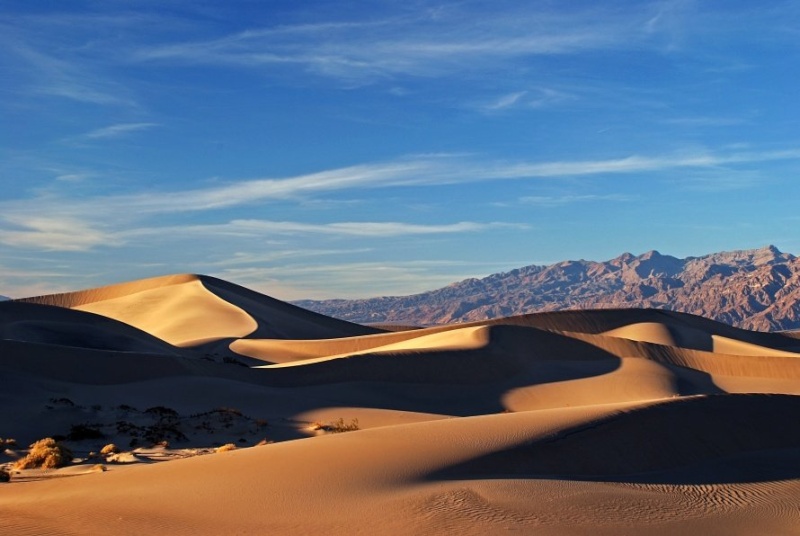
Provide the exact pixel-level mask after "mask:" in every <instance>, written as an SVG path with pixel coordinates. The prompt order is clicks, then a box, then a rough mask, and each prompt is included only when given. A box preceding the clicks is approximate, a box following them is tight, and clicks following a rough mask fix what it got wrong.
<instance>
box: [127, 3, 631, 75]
mask: <svg viewBox="0 0 800 536" xmlns="http://www.w3.org/2000/svg"><path fill="white" fill-rule="evenodd" d="M628 27H629V25H627V24H625V22H624V21H622V20H616V19H614V18H605V19H603V20H598V19H597V17H596V13H594V12H592V11H590V10H588V11H583V12H581V11H578V10H571V12H570V13H555V12H546V11H545V10H543V9H541V8H540V7H538V8H531V9H522V10H520V9H516V10H515V11H514V13H513V14H511V13H508V11H507V10H503V9H500V10H488V11H482V12H481V13H480V14H479V15H478V14H476V13H471V12H468V11H460V10H458V9H455V10H447V12H443V13H441V14H439V15H438V16H436V17H431V16H429V15H428V14H416V15H413V16H411V15H408V14H405V15H403V16H395V17H391V16H389V17H386V18H385V19H383V20H371V21H353V22H336V23H319V24H301V25H295V26H291V25H288V26H280V27H272V28H262V29H257V30H248V31H243V32H238V33H234V34H230V35H227V36H224V37H221V38H216V39H209V40H205V41H193V42H183V43H177V44H176V43H172V44H168V45H161V46H151V47H144V48H141V49H140V50H138V51H137V52H136V53H135V54H134V55H133V58H134V59H135V60H136V61H162V62H172V63H181V64H216V65H227V66H234V67H245V68H255V69H261V70H267V69H276V68H280V67H281V66H301V67H304V68H305V70H306V71H309V72H314V73H317V74H319V75H322V76H327V77H333V78H340V79H344V80H347V81H349V82H354V81H356V82H370V81H375V80H380V79H385V78H391V77H395V76H398V75H411V76H437V75H441V74H445V73H451V72H455V71H460V70H469V69H474V68H478V67H480V68H487V67H488V68H496V67H497V64H498V62H502V61H506V60H514V59H517V58H524V57H530V56H540V55H554V54H569V53H575V52H580V51H584V50H597V49H604V48H607V47H609V46H612V45H614V44H615V43H620V42H624V40H625V39H626V36H625V35H624V34H625V33H628V34H629V35H628V38H632V37H633V35H630V34H631V32H632V30H631V29H628V31H627V32H626V31H625V30H626V28H628Z"/></svg>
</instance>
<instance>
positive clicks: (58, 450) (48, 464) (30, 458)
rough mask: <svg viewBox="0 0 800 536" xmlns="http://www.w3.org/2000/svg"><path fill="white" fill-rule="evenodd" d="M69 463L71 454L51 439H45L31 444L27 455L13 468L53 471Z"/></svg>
mask: <svg viewBox="0 0 800 536" xmlns="http://www.w3.org/2000/svg"><path fill="white" fill-rule="evenodd" d="M70 461H72V452H71V451H70V450H69V449H68V448H67V447H65V446H64V445H62V444H61V443H58V442H57V441H56V440H55V439H53V438H52V437H47V438H45V439H40V440H39V441H37V442H36V443H34V444H32V445H31V447H30V450H29V451H28V455H27V456H25V457H24V458H21V459H19V460H17V462H16V463H15V464H14V468H15V469H31V468H33V467H43V468H45V469H53V468H55V467H61V466H62V465H66V464H67V463H69V462H70Z"/></svg>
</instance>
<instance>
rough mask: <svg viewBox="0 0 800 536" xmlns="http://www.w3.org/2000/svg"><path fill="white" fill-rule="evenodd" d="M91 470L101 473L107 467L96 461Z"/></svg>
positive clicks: (106, 469)
mask: <svg viewBox="0 0 800 536" xmlns="http://www.w3.org/2000/svg"><path fill="white" fill-rule="evenodd" d="M92 471H93V472H95V473H102V472H105V471H108V467H107V466H105V465H103V464H102V463H98V464H97V465H93V466H92Z"/></svg>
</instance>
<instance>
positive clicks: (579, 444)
mask: <svg viewBox="0 0 800 536" xmlns="http://www.w3.org/2000/svg"><path fill="white" fill-rule="evenodd" d="M797 410H800V398H798V397H795V396H786V395H728V396H699V397H689V398H680V399H674V400H669V401H664V402H661V403H655V404H652V405H646V406H643V407H639V408H634V409H630V410H626V411H621V412H615V413H612V414H610V415H608V416H607V417H604V418H601V419H597V420H594V421H591V422H589V423H586V424H583V425H580V426H576V427H571V428H564V429H562V430H559V431H558V432H557V433H555V434H552V435H550V436H545V437H542V438H540V439H536V440H533V441H529V442H527V443H526V444H524V445H520V446H515V447H513V448H511V449H506V450H503V451H499V452H493V453H490V454H487V455H485V456H482V457H480V458H477V459H472V460H469V461H467V462H464V463H461V464H458V465H456V466H453V467H449V468H447V469H445V470H442V471H440V472H437V473H436V474H432V475H431V476H430V478H432V479H438V478H457V479H475V478H520V477H525V478H557V479H575V480H598V481H620V482H625V481H627V482H651V483H669V484H687V483H691V484H710V483H721V482H731V481H738V482H752V481H767V480H783V479H790V478H798V477H800V466H798V465H796V463H795V462H796V461H797V459H798V456H800V429H798V428H797V427H795V426H786V425H785V423H783V422H780V421H776V419H775V418H774V415H775V414H776V413H780V412H790V413H793V412H794V411H797ZM759 455H760V457H759ZM715 464H716V465H717V467H716V469H717V470H716V471H715V470H713V469H714V468H713V467H712V466H713V465H715ZM725 465H727V467H725ZM722 468H725V469H726V470H720V469H722ZM676 469H677V470H676Z"/></svg>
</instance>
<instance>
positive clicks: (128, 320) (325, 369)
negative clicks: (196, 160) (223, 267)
mask: <svg viewBox="0 0 800 536" xmlns="http://www.w3.org/2000/svg"><path fill="white" fill-rule="evenodd" d="M0 335H2V337H0V339H1V340H0V382H1V383H0V407H2V414H1V415H2V419H0V438H5V439H8V438H14V439H15V440H16V444H14V443H9V444H7V445H6V446H5V452H2V453H0V464H3V465H5V467H6V468H8V469H9V470H10V476H11V480H10V482H8V483H0V533H1V534H19V535H23V534H31V535H33V534H36V535H45V534H59V535H61V534H109V533H114V534H146V533H159V534H187V535H188V534H209V535H211V534H214V535H216V534H255V533H260V534H309V533H313V532H316V533H319V534H347V535H350V534H422V535H425V534H452V533H457V534H465V535H471V534H475V535H478V534H499V533H503V534H505V533H517V534H537V535H539V534H542V535H632V534H648V535H653V536H656V535H674V534H704V535H717V534H718V535H739V534H741V535H744V534H748V535H750V534H780V535H791V534H800V427H798V426H797V425H796V423H795V420H796V415H798V413H800V396H798V395H800V338H798V336H797V334H796V333H759V332H752V331H745V330H740V329H736V328H733V327H731V326H728V325H725V324H720V323H717V322H713V321H711V320H707V319H704V318H701V317H697V316H692V315H687V314H681V313H674V312H668V311H657V310H642V309H639V310H637V309H627V310H594V311H570V312H559V313H542V314H533V315H526V316H519V317H512V318H506V319H501V320H492V321H486V322H478V323H472V324H454V325H447V326H435V327H427V328H422V329H407V330H401V331H386V330H383V329H378V328H376V327H369V326H360V325H356V324H351V323H348V322H344V321H341V320H336V319H333V318H328V317H325V316H321V315H318V314H316V313H312V312H309V311H305V310H302V309H299V308H297V307H294V306H292V305H290V304H287V303H284V302H281V301H279V300H275V299H273V298H270V297H268V296H264V295H261V294H259V293H256V292H253V291H250V290H247V289H244V288H242V287H238V286H236V285H233V284H231V283H228V282H225V281H221V280H219V279H214V278H211V277H206V276H196V275H174V276H166V277H160V278H154V279H148V280H142V281H136V282H131V283H124V284H119V285H112V286H108V287H103V288H98V289H91V290H84V291H77V292H72V293H67V294H59V295H51V296H41V297H36V298H28V299H26V300H17V301H10V302H0ZM346 428H351V429H352V430H350V431H346V432H345V433H336V432H337V431H339V430H342V429H346ZM44 437H56V438H57V439H60V440H63V442H64V444H65V445H67V446H69V447H70V449H71V450H72V451H73V453H74V455H75V460H73V461H72V462H71V463H69V464H68V465H66V466H65V467H61V468H57V469H24V470H21V469H14V468H13V464H14V462H15V461H16V460H17V459H19V458H21V457H23V456H24V455H25V454H26V449H27V445H29V444H31V443H33V442H34V441H36V440H38V439H41V438H44ZM109 443H114V444H115V445H117V446H118V447H119V450H120V451H121V452H119V453H116V454H112V455H108V456H102V455H99V454H90V453H98V452H99V451H100V449H101V448H102V447H103V446H104V445H106V444H109ZM224 445H229V446H227V447H223V448H219V447H222V446H224ZM233 446H235V447H236V448H233Z"/></svg>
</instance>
